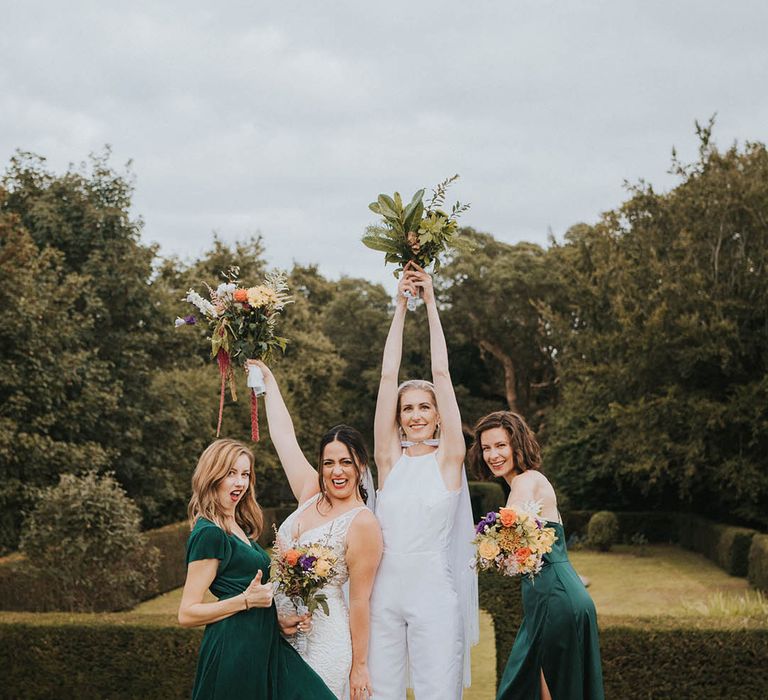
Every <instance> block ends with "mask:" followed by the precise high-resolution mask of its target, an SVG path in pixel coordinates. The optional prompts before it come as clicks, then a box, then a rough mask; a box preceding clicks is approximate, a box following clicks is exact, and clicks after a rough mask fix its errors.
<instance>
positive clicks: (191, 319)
mask: <svg viewBox="0 0 768 700" xmlns="http://www.w3.org/2000/svg"><path fill="white" fill-rule="evenodd" d="M184 323H186V324H187V325H188V326H194V325H195V324H196V323H197V319H196V318H195V317H194V316H193V315H191V314H190V315H189V316H185V317H184Z"/></svg>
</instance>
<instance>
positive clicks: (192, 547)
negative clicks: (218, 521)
mask: <svg viewBox="0 0 768 700" xmlns="http://www.w3.org/2000/svg"><path fill="white" fill-rule="evenodd" d="M231 554H232V544H231V543H230V541H229V538H228V537H227V533H226V532H224V530H222V529H221V528H220V527H218V526H217V525H214V524H213V523H198V524H197V525H195V529H194V530H192V532H191V533H190V535H189V539H188V540H187V564H189V562H191V561H198V560H199V559H220V560H221V561H222V562H227V561H229V558H230V556H231Z"/></svg>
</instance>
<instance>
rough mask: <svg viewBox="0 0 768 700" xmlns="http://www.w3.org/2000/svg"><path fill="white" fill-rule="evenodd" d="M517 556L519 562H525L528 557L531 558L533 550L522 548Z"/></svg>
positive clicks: (517, 552) (516, 553)
mask: <svg viewBox="0 0 768 700" xmlns="http://www.w3.org/2000/svg"><path fill="white" fill-rule="evenodd" d="M515 556H516V557H517V560H518V561H525V560H526V559H527V558H528V557H530V556H531V550H530V549H528V547H520V549H518V550H517V551H516V552H515Z"/></svg>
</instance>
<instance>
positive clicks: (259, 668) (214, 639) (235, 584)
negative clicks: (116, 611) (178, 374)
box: [179, 439, 334, 700]
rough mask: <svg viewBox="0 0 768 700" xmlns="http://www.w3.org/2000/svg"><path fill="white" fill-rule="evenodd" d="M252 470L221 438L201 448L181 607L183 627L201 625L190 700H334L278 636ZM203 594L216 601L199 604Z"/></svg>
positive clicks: (245, 455)
mask: <svg viewBox="0 0 768 700" xmlns="http://www.w3.org/2000/svg"><path fill="white" fill-rule="evenodd" d="M252 473H253V453H252V452H251V451H250V450H249V449H248V448H247V447H246V446H245V445H244V444H242V443H240V442H237V441H235V440H228V439H222V440H216V441H215V442H213V443H212V444H211V445H209V446H208V447H207V448H206V450H205V451H204V452H203V454H202V455H201V457H200V460H199V461H198V463H197V467H196V468H195V472H194V475H193V476H192V498H191V500H190V502H189V519H190V524H191V526H192V532H191V534H190V536H189V541H188V543H187V579H186V581H185V583H184V592H183V593H182V598H181V605H180V606H179V622H180V623H181V625H182V626H184V627H196V626H201V625H205V633H204V634H203V641H202V643H201V645H200V657H199V660H198V664H197V675H196V677H195V685H194V689H193V691H192V698H193V700H214V699H219V700H225V699H226V700H229V699H230V698H264V699H265V700H303V699H304V698H309V697H311V698H317V699H318V700H333V698H334V695H333V694H332V693H331V691H330V690H328V688H327V687H326V686H325V684H324V683H323V681H322V680H321V679H320V678H319V676H318V675H317V674H316V673H315V672H314V671H313V670H312V669H311V668H310V667H309V666H308V665H307V664H306V663H305V662H304V661H303V660H302V659H301V657H300V656H299V655H298V654H297V653H296V652H295V651H294V649H293V648H292V647H291V646H290V644H288V642H286V641H285V640H284V639H283V638H282V637H281V636H280V630H279V628H278V619H277V613H276V610H275V606H274V604H273V602H272V584H270V583H269V582H268V581H269V555H268V554H267V553H266V552H265V551H264V550H263V549H262V548H261V547H260V546H259V545H258V544H257V542H256V538H257V537H258V536H259V534H260V532H261V528H262V526H263V522H264V520H263V517H262V513H261V508H260V507H259V504H258V503H257V502H256V497H255V495H254V488H253V479H252ZM206 589H210V591H211V593H213V595H214V596H216V598H218V600H217V601H215V602H205V591H206ZM287 627H290V623H289V624H288V625H287ZM286 631H290V630H288V629H286Z"/></svg>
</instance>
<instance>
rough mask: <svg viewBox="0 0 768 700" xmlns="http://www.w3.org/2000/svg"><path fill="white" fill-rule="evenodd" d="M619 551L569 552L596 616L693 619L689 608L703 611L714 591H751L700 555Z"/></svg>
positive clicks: (672, 549)
mask: <svg viewBox="0 0 768 700" xmlns="http://www.w3.org/2000/svg"><path fill="white" fill-rule="evenodd" d="M642 549H643V550H644V551H645V556H637V552H638V551H639V550H638V548H637V547H633V546H630V545H618V546H616V547H614V548H613V549H612V550H611V551H610V552H593V551H589V550H580V551H577V552H571V553H570V555H569V556H570V558H571V562H572V563H573V566H574V567H575V569H576V571H578V572H579V574H581V575H582V576H586V577H587V578H589V580H590V586H589V589H588V590H589V593H590V595H591V596H592V599H593V600H594V601H595V607H596V608H597V612H598V615H601V616H603V615H606V616H613V615H620V616H637V617H646V616H656V615H664V616H667V615H670V616H673V617H695V616H696V613H692V612H691V606H692V605H694V606H695V605H697V604H702V605H706V604H707V601H708V598H709V596H710V595H711V594H712V593H713V592H715V591H718V592H720V593H722V594H723V595H726V596H733V595H736V596H739V595H743V594H744V593H745V592H746V591H748V590H749V584H748V583H747V580H746V579H744V578H738V577H736V576H729V575H728V574H726V573H725V572H724V571H723V570H722V569H720V568H719V567H718V566H717V565H715V564H713V563H712V562H711V561H709V560H708V559H705V558H704V557H703V556H701V555H700V554H696V553H694V552H689V551H688V550H685V549H681V548H680V547H676V546H674V545H661V544H654V545H645V546H644V547H643V548H642Z"/></svg>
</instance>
